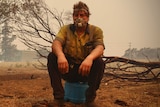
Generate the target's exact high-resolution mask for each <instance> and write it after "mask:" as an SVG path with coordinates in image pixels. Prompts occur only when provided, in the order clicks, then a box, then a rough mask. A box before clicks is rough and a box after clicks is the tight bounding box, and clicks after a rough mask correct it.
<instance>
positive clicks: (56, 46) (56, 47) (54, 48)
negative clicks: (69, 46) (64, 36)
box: [52, 40, 64, 57]
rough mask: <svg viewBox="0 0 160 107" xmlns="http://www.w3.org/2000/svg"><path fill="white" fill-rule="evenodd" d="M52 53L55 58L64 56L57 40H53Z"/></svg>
mask: <svg viewBox="0 0 160 107" xmlns="http://www.w3.org/2000/svg"><path fill="white" fill-rule="evenodd" d="M52 52H53V53H54V54H55V55H56V56H57V57H59V56H62V55H64V53H63V50H62V44H61V43H60V42H59V41H58V40H54V41H53V43H52Z"/></svg>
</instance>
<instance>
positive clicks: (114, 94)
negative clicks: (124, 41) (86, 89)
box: [0, 66, 160, 107]
mask: <svg viewBox="0 0 160 107" xmlns="http://www.w3.org/2000/svg"><path fill="white" fill-rule="evenodd" d="M112 78H113V77H111V76H105V77H103V80H102V83H101V86H100V89H99V90H98V91H97V98H96V103H98V104H99V105H101V106H102V107H160V81H147V82H145V81H143V82H141V81H140V82H135V81H128V80H126V79H118V78H117V79H112ZM52 101H53V96H52V88H51V86H50V80H49V77H48V73H47V71H46V70H37V69H35V68H28V67H26V66H25V67H18V68H7V67H1V68H0V107H47V105H48V104H49V103H51V102H52ZM72 106H73V107H78V106H81V105H73V104H71V105H70V106H69V107H72ZM53 107H54V106H53Z"/></svg>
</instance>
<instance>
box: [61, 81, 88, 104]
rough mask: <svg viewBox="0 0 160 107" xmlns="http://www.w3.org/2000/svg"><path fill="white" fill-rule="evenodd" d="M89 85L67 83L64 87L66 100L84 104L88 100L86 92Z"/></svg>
mask: <svg viewBox="0 0 160 107" xmlns="http://www.w3.org/2000/svg"><path fill="white" fill-rule="evenodd" d="M88 87H89V86H88V83H86V82H85V83H84V82H76V83H70V82H65V85H64V91H65V95H64V99H65V100H66V101H70V102H73V103H84V102H85V100H86V97H85V92H86V89H87V88H88Z"/></svg>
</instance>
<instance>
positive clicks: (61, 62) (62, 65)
mask: <svg viewBox="0 0 160 107" xmlns="http://www.w3.org/2000/svg"><path fill="white" fill-rule="evenodd" d="M57 63H58V69H59V71H60V72H61V73H62V74H65V73H68V71H69V66H68V61H67V59H66V57H65V56H59V57H58V59H57Z"/></svg>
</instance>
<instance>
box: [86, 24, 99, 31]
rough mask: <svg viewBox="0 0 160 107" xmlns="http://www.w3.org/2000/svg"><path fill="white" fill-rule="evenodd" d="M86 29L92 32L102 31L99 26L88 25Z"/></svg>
mask: <svg viewBox="0 0 160 107" xmlns="http://www.w3.org/2000/svg"><path fill="white" fill-rule="evenodd" d="M88 27H89V29H90V30H93V31H96V30H102V29H101V28H100V27H99V26H96V25H92V24H89V25H88Z"/></svg>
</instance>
